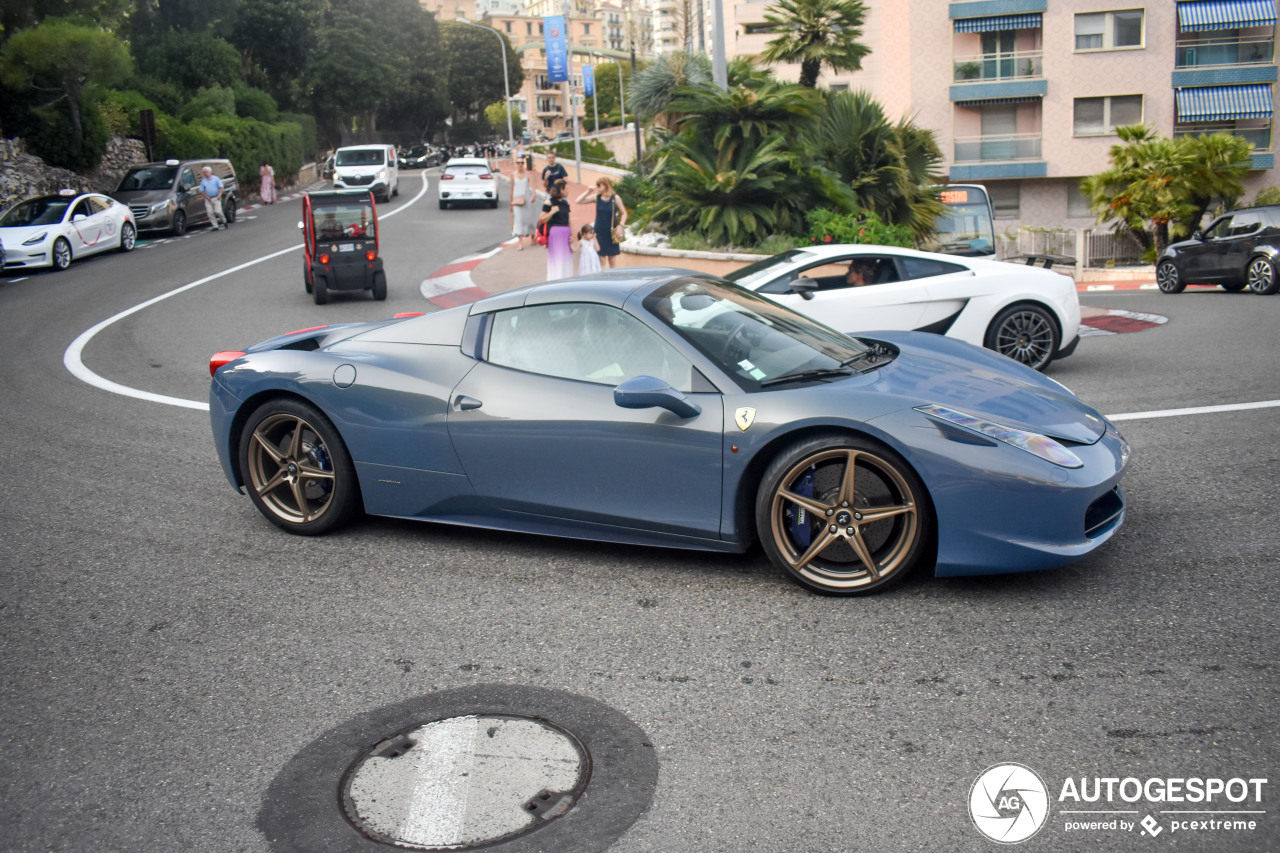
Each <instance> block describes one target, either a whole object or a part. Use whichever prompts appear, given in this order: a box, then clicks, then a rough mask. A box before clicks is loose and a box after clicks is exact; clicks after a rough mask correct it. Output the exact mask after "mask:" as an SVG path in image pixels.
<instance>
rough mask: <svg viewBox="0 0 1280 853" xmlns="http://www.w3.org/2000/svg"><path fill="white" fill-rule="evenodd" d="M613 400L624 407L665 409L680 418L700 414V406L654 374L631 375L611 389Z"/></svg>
mask: <svg viewBox="0 0 1280 853" xmlns="http://www.w3.org/2000/svg"><path fill="white" fill-rule="evenodd" d="M613 402H614V403H616V404H617V405H619V406H621V407H622V408H624V409H652V408H654V407H655V406H656V407H657V408H660V409H666V410H667V411H668V412H671V413H672V414H675V415H678V416H680V417H682V418H692V417H696V416H698V415H700V414H702V407H700V406H699V405H698V404H697V403H695V402H693V401H692V400H690V399H689V398H688V397H686V396H685V395H684V394H681V393H680V392H679V391H677V390H676V389H674V388H672V387H671V386H670V385H668V384H667V383H665V382H663V381H662V380H661V379H658V378H657V377H655V376H633V377H631V378H630V379H628V380H626V381H625V382H622V383H621V384H619V385H618V387H616V388H614V389H613Z"/></svg>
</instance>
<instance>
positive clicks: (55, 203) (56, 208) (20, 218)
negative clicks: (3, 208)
mask: <svg viewBox="0 0 1280 853" xmlns="http://www.w3.org/2000/svg"><path fill="white" fill-rule="evenodd" d="M71 202H72V199H69V198H63V197H62V196H56V195H47V196H41V197H40V198H31V199H27V200H26V201H24V202H22V204H18V205H15V206H14V207H13V208H12V209H11V210H10V211H9V212H8V213H6V214H5V215H4V218H3V219H0V228H25V227H28V226H31V225H57V224H58V223H59V222H61V221H62V217H63V215H65V214H66V212H67V208H68V207H70V206H71Z"/></svg>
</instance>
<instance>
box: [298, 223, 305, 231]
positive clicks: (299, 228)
mask: <svg viewBox="0 0 1280 853" xmlns="http://www.w3.org/2000/svg"><path fill="white" fill-rule="evenodd" d="M303 227H304V226H303V224H302V223H301V222H299V223H298V230H299V231H301V230H302V229H303Z"/></svg>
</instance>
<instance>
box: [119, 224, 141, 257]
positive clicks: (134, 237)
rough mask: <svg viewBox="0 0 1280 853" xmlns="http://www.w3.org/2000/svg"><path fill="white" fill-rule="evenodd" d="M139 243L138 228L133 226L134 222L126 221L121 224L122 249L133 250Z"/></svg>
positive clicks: (123, 250) (125, 250)
mask: <svg viewBox="0 0 1280 853" xmlns="http://www.w3.org/2000/svg"><path fill="white" fill-rule="evenodd" d="M137 243H138V229H136V228H134V227H133V223H132V222H126V223H125V224H124V225H121V226H120V251H121V252H132V251H133V247H134V246H135V245H137Z"/></svg>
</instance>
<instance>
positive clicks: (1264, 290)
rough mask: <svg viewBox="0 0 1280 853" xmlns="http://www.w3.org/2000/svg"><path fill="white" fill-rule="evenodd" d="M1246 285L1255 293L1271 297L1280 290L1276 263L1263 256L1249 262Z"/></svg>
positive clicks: (1279, 278)
mask: <svg viewBox="0 0 1280 853" xmlns="http://www.w3.org/2000/svg"><path fill="white" fill-rule="evenodd" d="M1245 283H1246V284H1247V285H1248V286H1249V289H1250V290H1252V291H1253V292H1254V293H1261V294H1262V295H1264V296H1270V295H1271V294H1273V293H1275V292H1276V291H1277V290H1280V277H1277V276H1276V265H1275V262H1274V261H1272V260H1271V259H1270V258H1264V257H1262V256H1261V255H1259V256H1258V257H1256V258H1254V259H1253V260H1251V261H1249V269H1248V271H1247V272H1246V273H1245Z"/></svg>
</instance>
